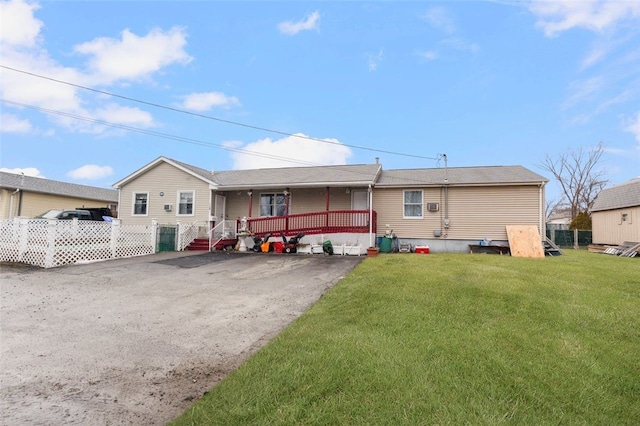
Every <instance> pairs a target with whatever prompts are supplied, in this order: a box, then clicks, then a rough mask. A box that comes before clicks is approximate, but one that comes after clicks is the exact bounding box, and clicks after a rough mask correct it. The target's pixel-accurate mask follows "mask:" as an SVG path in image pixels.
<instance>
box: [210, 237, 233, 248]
mask: <svg viewBox="0 0 640 426" xmlns="http://www.w3.org/2000/svg"><path fill="white" fill-rule="evenodd" d="M237 242H238V239H237V238H223V239H222V240H220V241H218V242H217V243H215V245H214V246H213V248H214V249H215V250H224V249H225V247H235V246H236V243H237Z"/></svg>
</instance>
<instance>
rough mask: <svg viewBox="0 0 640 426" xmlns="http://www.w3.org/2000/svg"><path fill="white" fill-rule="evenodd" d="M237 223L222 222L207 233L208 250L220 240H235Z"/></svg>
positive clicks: (233, 221)
mask: <svg viewBox="0 0 640 426" xmlns="http://www.w3.org/2000/svg"><path fill="white" fill-rule="evenodd" d="M237 226H238V223H237V221H235V220H222V221H220V222H218V223H216V226H214V227H213V228H212V229H211V231H209V250H211V247H215V246H216V244H218V243H219V242H220V241H222V240H232V239H235V238H237Z"/></svg>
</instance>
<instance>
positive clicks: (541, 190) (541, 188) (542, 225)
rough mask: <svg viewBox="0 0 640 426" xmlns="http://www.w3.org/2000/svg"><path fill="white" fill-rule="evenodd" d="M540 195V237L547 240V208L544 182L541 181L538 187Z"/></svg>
mask: <svg viewBox="0 0 640 426" xmlns="http://www.w3.org/2000/svg"><path fill="white" fill-rule="evenodd" d="M538 188H539V189H538V196H539V201H538V203H539V206H540V208H539V209H538V224H539V226H540V239H541V240H545V239H546V237H547V232H546V229H545V227H546V218H545V208H544V182H540V185H539V187H538Z"/></svg>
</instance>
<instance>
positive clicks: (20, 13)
mask: <svg viewBox="0 0 640 426" xmlns="http://www.w3.org/2000/svg"><path fill="white" fill-rule="evenodd" d="M39 8H40V6H39V5H38V4H36V3H27V2H24V1H20V0H11V1H8V2H4V1H3V2H0V23H1V24H2V25H1V26H0V36H1V38H2V44H6V45H11V46H23V47H33V46H35V45H36V44H37V43H38V36H39V34H40V29H41V28H42V26H43V23H42V21H40V20H39V19H36V18H34V16H33V13H34V12H35V11H36V10H37V9H39Z"/></svg>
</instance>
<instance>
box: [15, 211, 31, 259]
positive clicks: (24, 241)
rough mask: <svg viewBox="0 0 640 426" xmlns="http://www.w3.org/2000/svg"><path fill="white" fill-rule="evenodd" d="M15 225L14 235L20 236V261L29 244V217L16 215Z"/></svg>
mask: <svg viewBox="0 0 640 426" xmlns="http://www.w3.org/2000/svg"><path fill="white" fill-rule="evenodd" d="M13 226H14V236H16V234H17V237H18V262H22V259H23V258H24V254H25V253H26V252H27V247H28V244H29V219H21V218H18V217H14V218H13ZM14 241H15V240H14Z"/></svg>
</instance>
